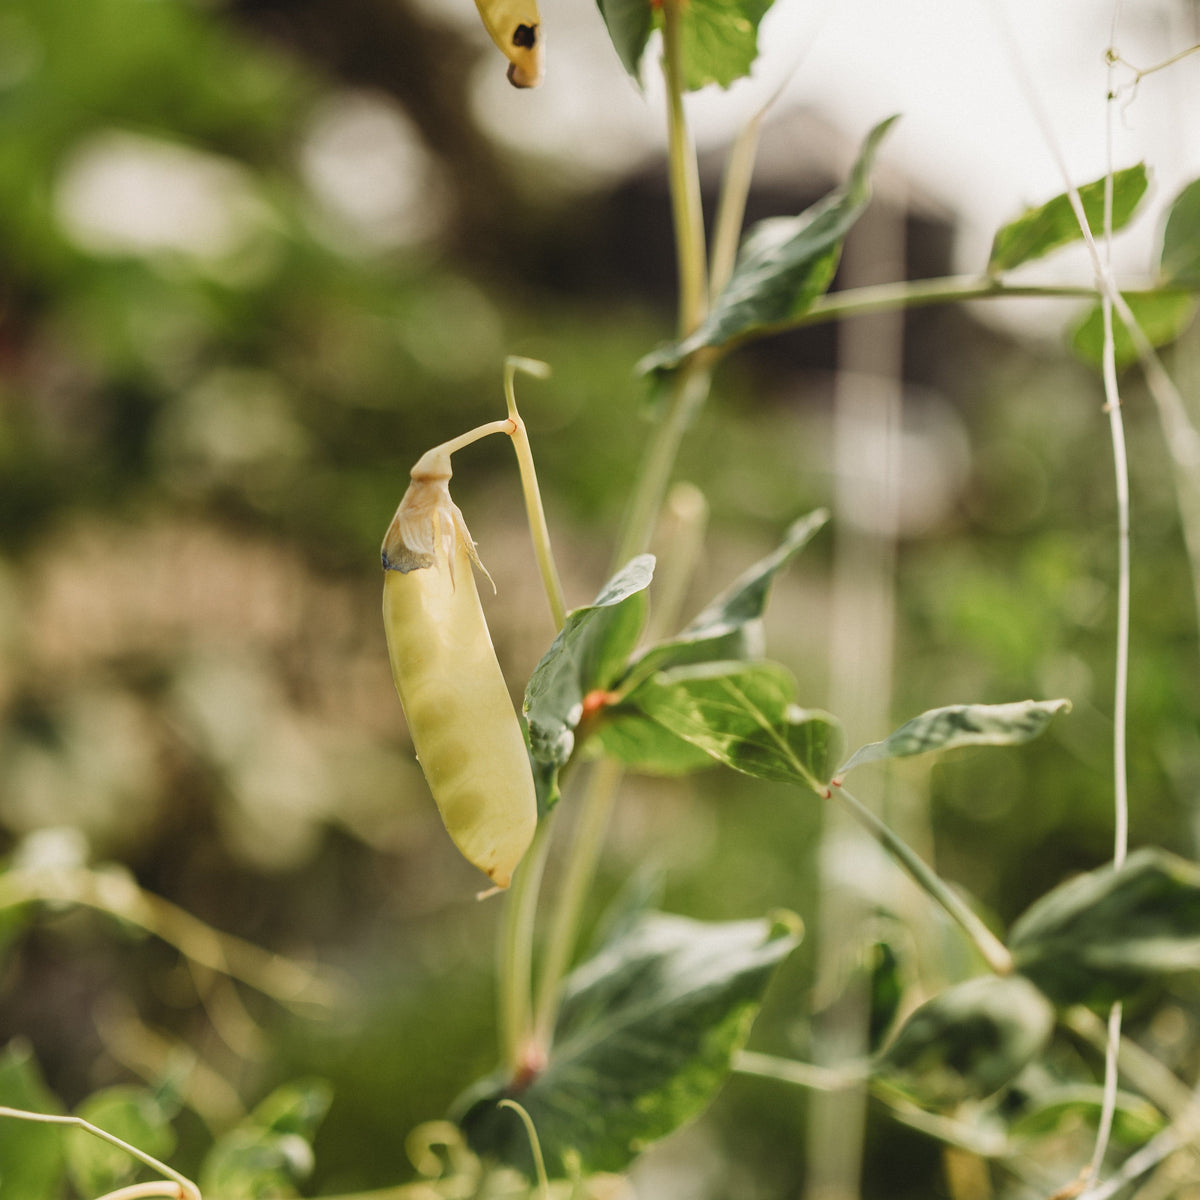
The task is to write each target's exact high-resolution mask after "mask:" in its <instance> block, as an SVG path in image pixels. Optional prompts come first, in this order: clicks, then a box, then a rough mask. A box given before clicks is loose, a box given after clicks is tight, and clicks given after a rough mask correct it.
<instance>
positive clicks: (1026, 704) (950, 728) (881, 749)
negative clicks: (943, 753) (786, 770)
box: [837, 700, 1071, 775]
mask: <svg viewBox="0 0 1200 1200" xmlns="http://www.w3.org/2000/svg"><path fill="white" fill-rule="evenodd" d="M1070 709H1071V702H1070V701H1069V700H1020V701H1017V702H1016V703H1014V704H952V705H950V706H949V707H947V708H932V709H930V710H929V711H928V712H924V713H922V714H921V715H920V716H919V717H913V719H912V720H911V721H906V722H905V723H904V724H903V725H901V726H900V728H899V729H897V730H896V731H895V733H893V734H892V735H891V736H890V737H887V738H885V739H884V740H883V741H882V742H871V743H870V744H869V745H866V746H861V747H860V748H859V749H857V750H855V752H854V753H853V754H852V755H851V756H850V757H849V758H848V759H846V761H845V762H844V763H843V764H842V765H841V766H840V767H839V768H838V769H837V774H838V775H844V774H845V773H846V772H847V771H849V770H852V769H853V768H854V767H860V766H862V764H863V763H869V762H879V761H880V760H882V759H885V758H908V757H910V756H911V755H913V754H928V753H930V752H932V751H935V750H955V749H957V748H958V747H959V746H1016V745H1019V744H1020V743H1021V742H1028V741H1030V740H1031V739H1032V738H1035V737H1037V736H1038V735H1039V734H1040V733H1041V732H1042V731H1043V730H1044V729H1045V728H1046V726H1047V725H1049V723H1050V720H1051V718H1052V717H1053V716H1054V715H1055V714H1056V713H1060V712H1069V711H1070Z"/></svg>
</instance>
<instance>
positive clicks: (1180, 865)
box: [1009, 848, 1200, 1008]
mask: <svg viewBox="0 0 1200 1200" xmlns="http://www.w3.org/2000/svg"><path fill="white" fill-rule="evenodd" d="M1009 946H1010V948H1011V950H1012V953H1013V958H1014V959H1015V960H1016V964H1017V969H1018V970H1019V971H1021V972H1022V973H1023V974H1025V975H1027V976H1029V978H1030V979H1032V980H1033V981H1034V983H1036V984H1037V985H1038V987H1040V988H1041V989H1042V991H1044V992H1045V993H1046V994H1047V995H1048V996H1049V997H1050V998H1051V999H1052V1000H1053V1001H1054V1002H1055V1003H1056V1004H1064V1005H1065V1004H1087V1005H1090V1006H1092V1007H1093V1008H1103V1007H1107V1006H1108V1005H1109V1004H1111V1003H1112V1002H1113V1001H1115V1000H1119V999H1121V998H1122V997H1124V996H1128V995H1130V994H1131V993H1133V992H1136V991H1137V990H1138V989H1139V988H1140V987H1141V986H1142V985H1144V984H1146V983H1148V982H1150V981H1153V980H1161V979H1165V978H1166V977H1167V976H1170V975H1174V974H1177V973H1179V972H1181V971H1195V970H1200V867H1197V865H1196V864H1195V863H1192V862H1188V861H1186V860H1185V859H1182V858H1178V857H1176V856H1175V855H1173V854H1168V853H1167V852H1166V851H1165V850H1159V849H1152V848H1147V849H1143V850H1138V851H1136V852H1135V853H1133V854H1131V855H1130V856H1129V857H1128V858H1127V859H1126V860H1125V862H1124V864H1123V865H1122V866H1121V867H1119V868H1114V867H1112V866H1107V867H1102V868H1101V869H1100V870H1097V871H1091V872H1089V873H1088V874H1087V875H1080V876H1078V877H1077V878H1075V879H1072V880H1070V881H1069V882H1067V883H1064V884H1062V885H1061V886H1060V887H1057V888H1055V889H1054V890H1053V891H1052V892H1049V893H1048V894H1047V895H1045V896H1043V897H1042V898H1041V899H1040V900H1037V901H1035V903H1034V904H1033V905H1031V906H1030V908H1029V909H1028V910H1027V911H1026V912H1025V914H1024V916H1022V917H1021V919H1020V920H1019V921H1018V922H1017V923H1016V925H1014V926H1013V930H1012V937H1011V938H1010V941H1009Z"/></svg>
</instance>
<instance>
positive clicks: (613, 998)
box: [459, 913, 798, 1176]
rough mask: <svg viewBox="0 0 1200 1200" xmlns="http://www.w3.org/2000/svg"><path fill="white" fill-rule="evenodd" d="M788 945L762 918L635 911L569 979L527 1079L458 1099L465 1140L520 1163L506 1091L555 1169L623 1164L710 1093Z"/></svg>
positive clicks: (523, 1144)
mask: <svg viewBox="0 0 1200 1200" xmlns="http://www.w3.org/2000/svg"><path fill="white" fill-rule="evenodd" d="M797 940H798V938H797V935H796V933H795V930H794V929H793V928H790V927H787V928H781V927H778V926H773V925H772V923H771V922H769V921H734V922H728V923H723V924H705V923H702V922H699V921H692V920H688V919H686V918H684V917H672V916H664V915H662V914H658V913H652V914H649V915H647V916H645V917H644V918H643V919H642V920H640V921H639V922H638V923H637V924H636V925H635V926H634V927H633V928H632V929H631V930H630V931H629V932H628V933H627V934H626V935H625V936H624V937H621V938H620V939H618V940H617V941H615V942H612V943H610V944H609V945H608V946H607V947H606V948H605V949H604V950H602V951H601V952H600V953H599V954H598V955H597V956H596V957H595V958H593V959H591V960H589V961H588V962H586V963H584V964H583V965H582V966H581V967H579V968H578V969H577V970H576V971H575V972H573V973H572V975H571V976H570V977H569V978H568V980H567V986H566V991H565V994H564V997H563V1005H562V1009H561V1012H560V1014H559V1019H558V1025H557V1028H556V1030H555V1037H554V1050H553V1053H552V1055H551V1059H550V1062H549V1065H548V1066H547V1067H546V1068H545V1069H544V1070H543V1071H542V1072H541V1073H540V1074H538V1075H537V1076H536V1077H535V1078H534V1079H533V1080H532V1081H530V1082H528V1083H526V1084H525V1085H524V1086H523V1087H520V1088H514V1087H512V1086H511V1085H509V1084H508V1083H507V1082H500V1081H496V1080H485V1081H483V1082H482V1083H481V1084H480V1085H478V1086H477V1087H476V1088H474V1089H472V1091H471V1092H470V1093H468V1095H467V1096H465V1097H463V1100H462V1101H460V1106H459V1107H460V1111H461V1112H462V1117H461V1124H462V1127H463V1130H464V1131H465V1133H466V1135H467V1138H468V1140H469V1141H470V1144H471V1146H472V1148H473V1149H474V1150H475V1151H476V1152H477V1153H479V1154H483V1155H487V1156H489V1157H492V1158H495V1159H498V1160H499V1161H500V1162H503V1163H508V1164H510V1165H513V1166H516V1167H518V1168H520V1169H522V1170H524V1171H526V1172H529V1171H530V1169H531V1162H530V1152H529V1142H528V1139H527V1137H526V1134H525V1131H524V1129H523V1127H522V1126H521V1124H520V1122H519V1121H518V1120H517V1119H516V1117H515V1116H514V1114H513V1113H511V1112H508V1111H505V1110H503V1109H498V1108H497V1106H496V1104H497V1101H498V1100H500V1099H502V1098H503V1097H505V1096H510V1095H511V1096H513V1097H515V1098H516V1099H517V1100H518V1101H519V1102H520V1104H521V1105H522V1106H523V1107H524V1108H525V1110H526V1111H527V1112H528V1113H529V1115H530V1117H531V1118H532V1120H533V1124H534V1126H535V1128H536V1129H537V1132H538V1138H539V1140H540V1142H541V1147H542V1151H543V1153H544V1154H545V1156H546V1163H547V1167H548V1169H549V1170H550V1172H551V1174H553V1175H556V1176H561V1175H563V1174H565V1173H567V1171H568V1164H569V1163H570V1162H571V1161H572V1160H574V1161H575V1162H576V1163H577V1164H578V1167H579V1169H581V1170H582V1171H583V1172H585V1173H587V1172H592V1171H622V1170H624V1169H625V1167H627V1166H628V1165H629V1163H630V1161H631V1160H632V1159H633V1158H634V1157H635V1156H636V1155H637V1154H638V1153H639V1152H640V1151H641V1150H642V1149H644V1148H645V1146H646V1145H648V1144H649V1143H650V1142H653V1141H656V1140H657V1139H658V1138H661V1137H664V1136H665V1135H666V1134H668V1133H670V1132H672V1131H673V1130H675V1129H677V1128H678V1127H679V1126H680V1125H682V1124H683V1123H684V1122H686V1121H688V1120H690V1119H691V1118H693V1117H695V1116H697V1115H698V1114H699V1113H700V1112H702V1111H703V1109H704V1108H705V1107H706V1106H707V1105H708V1104H709V1102H710V1101H711V1100H712V1099H713V1097H714V1096H715V1095H716V1093H717V1091H718V1089H719V1088H720V1087H721V1085H722V1083H723V1082H724V1080H725V1079H726V1077H727V1076H728V1074H729V1068H730V1060H731V1058H732V1056H733V1054H734V1053H735V1052H736V1051H737V1050H739V1049H740V1048H741V1047H742V1046H743V1045H744V1044H745V1040H746V1037H747V1035H748V1033H749V1029H750V1024H751V1022H752V1021H753V1019H754V1016H755V1014H756V1013H757V1011H758V1008H759V1005H760V1003H761V1001H762V995H763V992H764V990H765V989H766V986H767V983H768V981H769V980H770V977H771V973H772V971H773V970H774V968H775V967H776V965H777V964H778V963H779V962H781V961H782V960H783V958H784V957H786V955H787V954H788V953H789V952H790V951H791V949H792V948H793V947H794V946H795V945H796V942H797Z"/></svg>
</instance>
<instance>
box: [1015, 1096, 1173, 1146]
mask: <svg viewBox="0 0 1200 1200" xmlns="http://www.w3.org/2000/svg"><path fill="white" fill-rule="evenodd" d="M1103 1104H1104V1089H1103V1088H1100V1087H1096V1086H1094V1085H1091V1084H1074V1085H1071V1086H1066V1087H1056V1088H1052V1089H1050V1090H1049V1091H1046V1092H1043V1093H1042V1094H1040V1095H1039V1096H1038V1097H1037V1099H1036V1101H1035V1103H1033V1104H1032V1105H1030V1106H1029V1107H1028V1108H1027V1109H1026V1110H1025V1111H1024V1112H1023V1113H1022V1114H1021V1115H1020V1116H1019V1117H1018V1118H1017V1119H1016V1120H1015V1121H1013V1123H1012V1124H1011V1125H1010V1126H1009V1133H1010V1135H1011V1136H1012V1137H1013V1138H1017V1139H1020V1140H1022V1141H1027V1142H1037V1141H1039V1140H1042V1139H1045V1138H1050V1137H1053V1136H1055V1135H1056V1134H1058V1133H1060V1132H1062V1131H1063V1130H1064V1129H1075V1128H1077V1127H1078V1126H1079V1124H1080V1122H1081V1120H1082V1122H1083V1123H1084V1124H1085V1125H1088V1126H1091V1127H1093V1128H1094V1127H1095V1126H1097V1125H1098V1124H1099V1122H1100V1113H1101V1109H1102V1108H1103ZM1164 1124H1165V1121H1164V1120H1163V1115H1162V1113H1160V1112H1159V1111H1158V1109H1157V1108H1155V1107H1154V1105H1153V1104H1151V1103H1150V1102H1149V1101H1148V1100H1144V1099H1143V1098H1142V1097H1141V1096H1134V1095H1131V1094H1130V1093H1129V1092H1118V1093H1117V1106H1116V1109H1115V1110H1114V1112H1113V1126H1112V1135H1113V1137H1114V1138H1115V1139H1116V1140H1117V1141H1118V1142H1122V1143H1124V1144H1125V1145H1127V1146H1141V1145H1144V1144H1145V1143H1146V1142H1148V1141H1149V1140H1150V1139H1151V1138H1152V1137H1153V1136H1154V1135H1155V1134H1156V1133H1158V1132H1159V1131H1160V1130H1161V1129H1162V1127H1163V1125H1164Z"/></svg>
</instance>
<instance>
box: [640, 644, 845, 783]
mask: <svg viewBox="0 0 1200 1200" xmlns="http://www.w3.org/2000/svg"><path fill="white" fill-rule="evenodd" d="M795 690H796V685H795V681H794V680H793V679H792V677H791V675H790V674H789V673H788V672H787V671H786V670H785V669H784V668H783V667H781V666H779V665H778V664H776V663H769V662H760V663H742V662H724V663H721V662H718V663H701V664H698V665H696V666H687V667H677V668H675V669H673V670H670V671H661V672H659V673H658V674H657V675H653V676H651V678H649V679H647V680H646V681H645V682H643V683H642V684H640V685H639V686H638V687H637V688H636V689H635V690H634V691H633V692H631V693H630V695H629V696H628V697H627V703H629V704H630V705H632V706H634V707H636V708H638V709H640V710H641V711H642V712H643V713H644V714H645V715H646V716H647V717H649V718H650V719H651V720H653V721H656V722H658V724H660V725H661V726H663V728H665V729H668V730H670V732H671V733H673V734H675V735H676V736H677V737H680V738H682V739H683V740H684V741H686V742H690V743H691V744H692V745H693V746H697V747H698V748H699V749H701V750H703V751H704V752H705V753H706V754H708V755H710V756H711V757H712V758H715V759H716V760H717V761H718V762H722V763H724V764H725V765H726V766H729V767H733V769H734V770H735V771H741V772H742V773H743V774H745V775H754V776H757V777H758V778H759V779H772V780H776V781H782V782H786V783H799V784H802V785H804V786H805V787H807V788H811V789H812V790H813V791H815V792H818V793H822V794H823V793H824V791H825V787H824V785H825V784H826V783H827V782H828V781H829V779H830V777H831V775H832V770H831V768H832V765H833V763H834V762H836V761H837V759H836V755H837V753H838V752H839V751H840V749H841V727H840V726H839V725H838V723H837V722H836V721H835V720H834V718H833V717H831V716H829V715H828V713H822V712H817V711H815V710H808V709H801V708H797V707H796V706H795V704H794V703H793V702H792V701H793V697H794V695H795Z"/></svg>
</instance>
